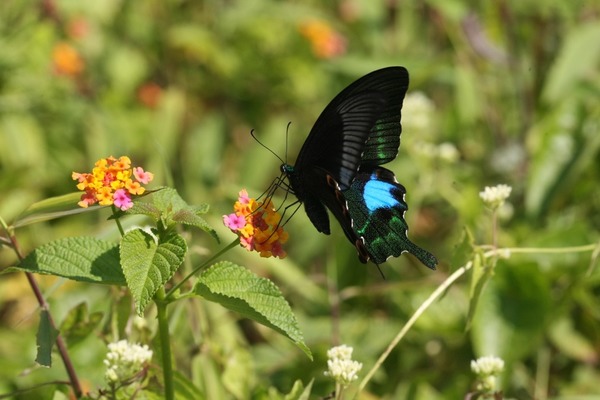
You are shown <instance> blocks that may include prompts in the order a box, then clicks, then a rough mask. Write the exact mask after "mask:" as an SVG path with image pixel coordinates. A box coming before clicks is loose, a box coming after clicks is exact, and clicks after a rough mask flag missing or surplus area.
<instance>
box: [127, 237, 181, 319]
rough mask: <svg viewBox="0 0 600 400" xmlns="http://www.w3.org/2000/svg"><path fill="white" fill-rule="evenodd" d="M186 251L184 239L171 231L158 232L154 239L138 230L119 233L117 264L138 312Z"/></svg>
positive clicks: (166, 279)
mask: <svg viewBox="0 0 600 400" xmlns="http://www.w3.org/2000/svg"><path fill="white" fill-rule="evenodd" d="M186 251H187V245H186V243H185V240H184V239H183V238H182V237H181V236H180V235H178V234H177V233H175V232H172V231H170V232H165V233H164V234H162V235H159V239H158V242H157V240H156V239H155V238H154V236H152V235H151V234H149V233H148V232H145V231H143V230H141V229H135V230H132V231H129V232H127V233H126V234H125V236H123V239H121V250H120V255H121V265H122V267H123V273H124V274H125V279H126V280H127V287H128V288H129V290H130V291H131V294H132V296H133V299H134V300H135V304H136V310H137V312H138V314H142V313H143V312H144V309H145V308H146V306H147V305H148V302H150V300H151V299H152V296H154V294H155V293H156V291H157V290H158V289H159V288H160V287H161V286H163V285H164V284H165V283H166V282H167V281H168V280H169V279H171V277H172V276H173V274H175V271H177V269H178V268H179V266H180V265H181V263H182V262H183V257H184V256H185V253H186Z"/></svg>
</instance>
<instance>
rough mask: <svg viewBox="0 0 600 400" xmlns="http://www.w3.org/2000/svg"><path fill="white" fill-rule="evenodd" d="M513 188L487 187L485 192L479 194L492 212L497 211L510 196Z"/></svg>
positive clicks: (505, 186)
mask: <svg viewBox="0 0 600 400" xmlns="http://www.w3.org/2000/svg"><path fill="white" fill-rule="evenodd" d="M511 191H512V187H510V186H508V185H504V184H502V185H496V186H491V187H490V186H486V187H485V189H484V190H483V192H479V197H481V199H482V200H483V202H484V203H485V204H486V205H487V206H488V207H490V208H491V209H492V210H495V209H497V208H498V207H500V206H501V205H502V204H504V201H505V200H506V199H508V197H509V196H510V192H511Z"/></svg>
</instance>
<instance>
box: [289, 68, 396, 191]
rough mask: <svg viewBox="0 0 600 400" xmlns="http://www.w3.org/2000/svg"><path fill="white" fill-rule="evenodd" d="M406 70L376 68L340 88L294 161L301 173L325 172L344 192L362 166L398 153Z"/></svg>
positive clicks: (377, 162) (381, 160)
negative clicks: (309, 170) (312, 170)
mask: <svg viewBox="0 0 600 400" xmlns="http://www.w3.org/2000/svg"><path fill="white" fill-rule="evenodd" d="M407 88H408V72H407V71H406V69H405V68H403V67H389V68H384V69H380V70H377V71H374V72H371V73H370V74H367V75H365V76H363V77H362V78H360V79H358V80H357V81H355V82H354V83H352V84H351V85H349V86H348V87H347V88H345V89H344V90H342V92H340V93H339V94H338V95H337V96H336V97H335V98H334V99H333V100H332V101H331V102H330V103H329V104H328V105H327V107H325V110H323V112H322V113H321V115H320V116H319V118H318V119H317V121H316V122H315V125H314V126H313V129H312V130H311V132H310V134H309V135H308V138H307V139H306V141H305V143H304V146H302V149H301V150H300V153H299V155H298V158H297V160H296V164H295V169H296V170H297V171H298V173H299V174H302V171H303V170H306V169H308V168H310V167H317V168H321V169H324V170H326V171H327V172H328V173H329V174H330V175H331V176H332V177H333V178H334V179H335V180H336V181H337V182H338V184H339V185H340V187H341V189H342V190H346V189H348V188H349V187H350V185H351V183H352V179H353V178H354V176H355V175H356V172H357V170H358V168H359V166H360V165H361V164H365V163H366V164H383V163H386V162H388V161H390V160H392V159H394V157H396V154H397V153H398V146H399V145H400V137H399V136H400V132H401V127H400V108H401V107H402V100H403V98H404V94H405V93H406V89H407Z"/></svg>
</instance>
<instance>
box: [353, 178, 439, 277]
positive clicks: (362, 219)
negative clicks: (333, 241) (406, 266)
mask: <svg viewBox="0 0 600 400" xmlns="http://www.w3.org/2000/svg"><path fill="white" fill-rule="evenodd" d="M405 193H406V190H405V189H404V187H403V186H402V185H401V184H399V183H398V182H397V181H396V178H395V176H394V173H393V172H391V171H389V170H387V169H385V168H381V167H364V168H361V170H360V171H359V173H358V174H357V175H356V178H355V179H354V182H353V183H352V186H351V187H350V189H348V190H345V191H343V194H344V197H345V198H346V201H347V203H348V212H349V213H350V217H351V219H352V228H353V230H354V232H355V233H356V236H357V237H358V238H360V239H362V243H360V242H357V244H356V246H357V249H358V251H359V254H364V253H365V250H366V253H367V254H368V256H369V257H368V259H370V260H371V261H373V262H374V263H375V264H381V263H383V262H385V261H386V260H387V259H388V258H389V257H398V256H400V255H401V254H402V253H405V252H409V253H411V254H412V255H414V256H415V257H417V258H418V259H419V261H421V262H422V263H423V264H424V265H426V266H427V267H429V268H431V269H435V266H436V265H437V259H436V258H435V257H434V256H433V255H432V254H431V253H429V252H428V251H426V250H424V249H422V248H420V247H419V246H417V245H416V244H414V243H413V242H411V241H410V240H409V239H408V236H407V232H408V225H407V223H406V220H405V219H404V213H405V212H406V210H407V209H408V206H407V205H406V202H405V201H404V194H405ZM362 246H364V248H361V247H362ZM363 261H366V260H363Z"/></svg>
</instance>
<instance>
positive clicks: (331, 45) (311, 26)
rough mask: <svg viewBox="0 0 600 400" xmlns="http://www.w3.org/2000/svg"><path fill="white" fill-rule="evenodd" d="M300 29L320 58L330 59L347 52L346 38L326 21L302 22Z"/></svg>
mask: <svg viewBox="0 0 600 400" xmlns="http://www.w3.org/2000/svg"><path fill="white" fill-rule="evenodd" d="M299 29H300V33H301V34H302V36H304V37H305V38H306V39H308V41H309V42H310V44H311V48H312V51H313V53H314V55H315V56H317V57H318V58H321V59H330V58H334V57H337V56H340V55H342V54H344V53H345V52H346V38H344V36H342V35H341V34H340V33H338V32H337V31H335V30H334V29H333V28H332V27H331V26H330V25H329V24H328V23H327V22H325V21H322V20H309V21H306V22H304V23H302V24H301V25H300V28H299Z"/></svg>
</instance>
